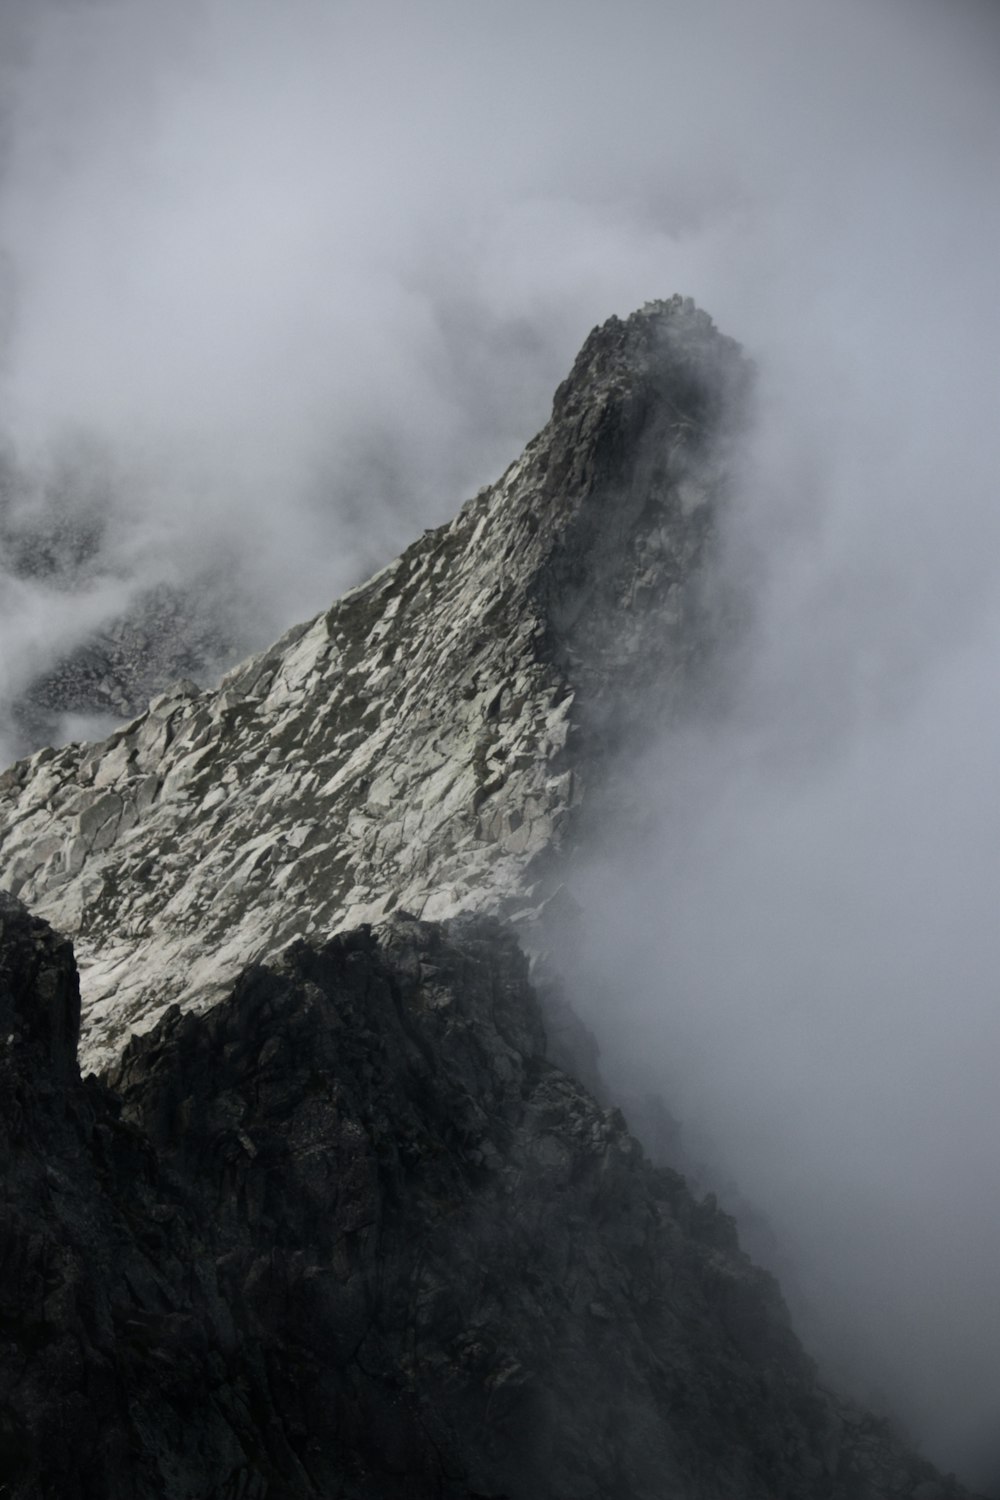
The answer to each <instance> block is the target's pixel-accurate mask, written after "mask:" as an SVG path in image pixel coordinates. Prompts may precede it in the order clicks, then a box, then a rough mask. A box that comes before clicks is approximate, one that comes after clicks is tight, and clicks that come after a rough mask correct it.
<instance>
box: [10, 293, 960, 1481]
mask: <svg viewBox="0 0 1000 1500" xmlns="http://www.w3.org/2000/svg"><path fill="white" fill-rule="evenodd" d="M747 388H748V367H747V364H746V362H745V360H744V359H743V357H742V355H741V353H740V351H739V350H738V348H737V347H736V346H735V345H734V344H733V343H732V342H731V341H729V340H727V339H724V338H722V337H721V336H720V335H719V334H718V333H717V332H716V331H715V329H714V327H713V326H712V324H711V321H710V320H709V319H708V318H707V317H706V316H705V315H704V314H703V313H700V312H698V311H697V310H696V309H695V308H694V307H693V306H692V305H691V304H690V303H688V302H685V301H683V300H681V299H679V298H675V299H673V300H672V301H670V302H666V303H656V304H651V305H650V306H648V307H647V308H645V309H644V310H643V311H642V312H641V313H638V314H635V315H634V316H633V317H631V318H629V319H628V320H626V321H625V322H620V321H619V320H617V319H612V320H611V322H610V323H608V324H606V325H605V326H604V327H603V328H601V329H598V330H595V332H594V333H593V334H592V335H591V337H590V338H589V339H588V340H587V343H586V344H585V345H584V348H583V350H582V351H581V354H580V356H579V358H578V360H577V362H576V364H575V366H574V369H573V371H572V373H571V375H570V376H569V378H568V379H567V381H566V382H565V383H564V384H563V385H562V386H561V387H560V389H559V391H558V392H557V393H556V398H555V403H554V407H553V414H552V419H551V421H550V422H549V424H548V425H547V427H546V428H545V429H544V430H543V432H542V433H540V434H539V436H538V437H537V438H536V439H535V440H534V441H533V442H532V443H531V444H529V446H528V448H527V450H526V451H525V453H524V455H523V456H522V457H521V459H520V460H518V462H517V463H516V464H514V465H513V466H512V467H511V468H510V469H509V470H508V471H507V473H506V474H505V475H504V476H503V478H502V479H501V480H500V481H499V482H498V484H496V485H494V486H493V487H491V488H490V489H487V490H484V491H482V492H481V493H480V494H479V495H478V496H477V497H476V498H475V499H474V500H472V501H471V502H470V503H469V504H468V505H467V506H466V507H465V509H464V510H463V511H462V512H461V514H460V515H459V516H458V517H457V518H456V520H455V521H454V522H453V523H451V525H449V526H445V527H443V528H441V529H440V530H438V531H435V532H429V533H427V534H425V536H424V537H422V538H421V539H420V540H419V541H417V542H416V543H415V544H414V545H413V546H412V547H410V548H409V549H408V550H407V551H406V552H405V553H404V554H403V555H402V556H401V557H400V558H399V559H398V560H397V561H396V562H394V563H393V564H392V565H391V566H390V567H388V568H387V569H385V570H384V571H383V572H382V573H380V574H378V575H377V576H376V577H375V578H373V579H372V580H371V581H370V582H369V583H367V584H365V585H364V586H362V587H361V588H359V589H356V590H354V591H353V592H352V593H351V594H349V595H347V596H346V597H345V598H344V599H342V600H341V601H339V603H337V604H335V605H334V606H333V607H332V608H331V609H330V610H329V611H328V612H327V613H325V614H324V615H321V616H320V617H319V618H318V619H316V620H314V621H311V622H309V623H307V624H304V625H301V626H298V627H296V628H295V629H293V630H291V631H290V632H289V633H288V634H287V635H286V636H285V637H284V639H283V640H281V641H279V642H278V644H277V645H276V646H275V647H273V648H272V649H271V650H270V651H267V652H265V653H264V654H263V655H261V656H258V657H256V658H254V659H252V660H251V661H249V662H247V663H245V664H244V665H243V666H241V667H239V668H237V669H236V670H235V671H234V672H232V673H230V674H229V676H228V677H227V678H225V679H224V680H223V682H222V684H221V685H220V687H219V688H218V689H217V690H215V691H211V692H205V691H200V690H199V689H198V688H197V687H195V686H194V685H193V684H191V683H186V682H183V681H182V682H180V683H178V684H176V685H175V686H174V687H173V688H172V689H171V690H170V691H169V692H167V693H165V694H163V695H161V696H160V697H159V698H157V699H155V700H154V701H153V702H152V703H151V704H150V705H149V708H148V710H147V711H146V712H145V713H143V714H142V715H141V716H140V717H139V718H138V719H136V720H135V721H134V722H133V723H131V724H129V725H128V726H126V727H124V728H122V729H120V730H118V731H117V732H116V733H115V734H113V735H112V736H111V737H110V738H109V739H108V740H106V741H104V742H103V743H102V744H99V745H93V746H81V745H70V746H66V747H64V748H62V749H60V750H51V749H47V750H42V751H40V752H38V753H37V754H35V755H34V756H32V757H31V759H29V760H26V761H22V762H20V763H19V764H18V765H16V766H14V767H13V768H12V769H11V770H10V771H8V772H6V773H5V774H4V776H3V777H2V778H0V860H2V874H0V879H2V880H3V882H4V883H6V884H8V885H9V886H11V887H12V888H13V890H14V892H15V893H20V895H21V896H23V897H24V899H25V900H26V901H27V902H29V903H30V905H31V906H32V907H34V908H36V909H37V911H38V912H39V913H40V914H41V916H42V917H46V918H48V919H49V920H50V921H51V922H52V923H53V925H54V926H55V927H57V928H59V929H60V930H62V931H64V932H66V933H68V934H70V935H71V936H72V938H73V940H74V943H75V946H76V950H77V953H78V954H79V956H80V959H81V978H82V984H81V983H80V982H78V976H77V970H76V967H75V963H74V958H73V952H72V949H71V947H70V944H69V942H68V941H67V939H66V938H62V937H57V936H56V935H55V934H54V932H53V931H52V929H51V928H50V927H49V926H48V925H46V922H45V921H44V920H41V919H40V918H39V917H32V916H29V915H28V912H27V910H26V908H25V907H23V906H22V905H21V904H20V902H19V901H18V900H17V899H16V898H15V896H0V1182H2V1190H3V1210H2V1213H0V1496H2V1497H4V1500H334V1497H336V1500H431V1497H434V1500H663V1497H667V1496H669V1497H671V1500H955V1497H959V1496H961V1495H962V1494H963V1492H962V1491H961V1490H960V1488H959V1487H958V1486H957V1485H956V1484H955V1483H954V1482H951V1481H945V1480H942V1479H941V1478H940V1476H938V1475H936V1474H935V1473H934V1471H933V1470H932V1469H931V1467H930V1466H929V1465H927V1464H926V1463H923V1462H922V1461H921V1460H919V1459H917V1458H916V1457H914V1456H913V1455H912V1454H911V1453H909V1452H908V1451H907V1449H906V1447H905V1445H904V1444H903V1443H902V1442H901V1441H900V1440H899V1438H898V1437H897V1436H896V1435H895V1434H894V1433H893V1431H892V1430H891V1429H890V1428H889V1426H888V1425H887V1424H886V1423H885V1422H883V1421H879V1420H877V1419H875V1418H874V1417H872V1416H870V1415H868V1414H866V1413H865V1412H863V1411H861V1410H859V1409H857V1408H856V1407H854V1406H852V1405H850V1404H848V1403H845V1402H844V1401H842V1400H840V1399H838V1398H837V1397H835V1396H834V1395H832V1394H831V1393H830V1392H828V1391H827V1390H825V1389H824V1387H823V1386H822V1384H821V1383H820V1382H819V1380H818V1379H817V1376H816V1372H815V1370H814V1368H813V1366H812V1364H811V1362H810V1361H809V1359H808V1358H807V1357H806V1356H805V1354H804V1353H803V1351H802V1349H801V1348H800V1346H799V1344H798V1342H797V1340H796V1338H795V1336H794V1334H793V1333H792V1331H791V1329H790V1327H789V1325H788V1320H787V1316H786V1314H785V1310H784V1307H783V1304H782V1302H781V1298H780V1295H779V1293H778V1291H777V1288H776V1286H775V1284H774V1282H773V1281H772V1280H771V1278H769V1277H768V1276H767V1275H766V1274H764V1273H763V1272H761V1271H759V1270H757V1269H756V1268H755V1267H754V1266H753V1265H752V1264H751V1262H750V1261H749V1260H748V1258H747V1257H746V1256H745V1255H744V1254H743V1253H742V1252H741V1251H740V1249H739V1245H738V1243H737V1238H736V1234H735V1229H734V1226H733V1223H732V1221H731V1220H730V1219H728V1218H727V1217H726V1216H725V1215H723V1214H721V1213H719V1212H718V1210H717V1208H716V1205H715V1203H714V1200H712V1199H711V1198H708V1199H705V1200H704V1201H698V1200H697V1199H696V1198H695V1197H694V1196H693V1195H692V1194H691V1192H690V1191H689V1190H688V1188H687V1186H686V1185H685V1182H684V1180H683V1179H682V1178H681V1177H679V1176H678V1175H677V1174H676V1173H674V1172H671V1171H669V1170H666V1169H656V1168H654V1167H653V1166H651V1165H650V1163H649V1162H648V1160H647V1159H646V1158H645V1157H644V1155H643V1152H642V1150H641V1148H640V1146H639V1145H638V1144H637V1142H636V1141H635V1140H634V1139H633V1138H632V1137H631V1136H630V1134H629V1132H628V1130H627V1128H626V1125H625V1122H624V1120H623V1119H622V1117H621V1115H620V1114H619V1113H618V1112H617V1111H615V1110H613V1109H612V1110H609V1109H606V1108H604V1107H602V1105H600V1104H598V1103H597V1102H595V1099H594V1098H593V1097H592V1095H591V1094H589V1093H588V1092H587V1090H586V1089H585V1088H584V1087H583V1085H582V1084H581V1083H579V1082H577V1081H575V1080H574V1079H573V1078H572V1077H571V1076H569V1074H568V1073H566V1072H564V1071H562V1070H561V1069H560V1068H559V1067H558V1066H556V1064H555V1062H554V1061H553V1049H552V1048H551V1047H550V1048H548V1049H547V1047H546V1039H545V1036H544V1034H543V1026H542V1021H541V1019H540V1013H539V1009H538V1005H537V1001H536V997H535V995H534V993H533V991H532V989H531V986H530V985H529V982H528V965H527V960H526V958H525V956H524V954H523V952H522V950H521V948H520V947H519V945H518V940H517V936H516V932H518V931H519V932H521V933H522V934H524V933H527V934H529V935H530V933H531V930H532V924H533V922H534V920H535V917H536V915H537V913H538V911H539V910H540V909H542V908H544V907H545V906H546V905H547V903H549V902H551V901H552V900H553V899H554V897H555V896H556V895H557V894H558V890H559V882H560V878H561V869H562V867H563V861H564V859H565V856H566V854H567V852H568V851H569V850H571V848H572V846H573V842H574V840H575V839H576V838H577V837H578V836H579V834H580V831H581V829H582V828H583V827H584V826H585V824H584V820H585V819H589V820H591V825H592V826H593V824H594V823H597V824H598V825H599V821H600V816H601V812H602V808H604V807H605V800H604V799H606V797H607V795H608V789H609V787H611V786H612V785H613V773H614V769H615V766H616V763H617V757H618V753H619V751H620V749H621V747H622V745H623V744H625V745H629V746H634V745H635V742H636V740H637V739H638V738H639V737H640V736H641V734H642V733H643V731H644V728H645V727H646V726H647V725H648V724H655V723H656V722H658V720H660V719H661V718H662V716H663V715H667V714H670V713H672V712H674V711H676V709H677V708H678V706H679V705H680V704H681V703H682V702H683V699H684V695H685V694H686V693H688V692H689V691H690V690H691V688H692V686H693V685H694V684H696V682H697V676H698V668H699V663H700V660H701V658H702V656H703V655H704V654H705V652H706V651H707V650H709V649H710V645H711V622H710V621H709V619H708V618H707V615H706V605H705V601H704V598H703V595H702V582H701V580H702V578H703V576H704V568H705V563H706V561H707V559H708V557H709V556H710V551H711V542H712V531H713V519H714V517H715V515H716V514H717V511H718V507H719V506H720V504H722V503H723V501H724V498H725V493H726V483H727V481H726V473H727V463H728V456H729V445H730V443H731V441H732V440H733V437H734V434H735V433H736V432H737V431H738V428H739V425H740V421H741V419H742V413H743V410H744V407H745V404H746V401H747ZM410 913H415V914H416V915H410ZM501 918H507V919H510V920H509V921H507V922H504V921H502V920H501ZM248 966H249V967H248ZM81 989H82V1006H81ZM565 998H566V1001H568V1005H566V1006H564V1014H566V1015H570V1014H571V1006H572V996H571V995H569V996H566V997H565ZM549 1013H550V1014H552V1013H553V1012H552V1009H551V1008H550V1011H549ZM81 1018H82V1020H81ZM81 1025H82V1044H81V1046H82V1053H81V1055H82V1057H83V1060H84V1063H85V1065H86V1066H88V1067H93V1066H95V1065H97V1066H99V1067H101V1068H102V1069H104V1077H103V1080H102V1079H99V1078H98V1077H96V1076H95V1075H94V1074H91V1075H90V1076H88V1077H87V1078H86V1079H81V1075H80V1070H79V1066H78V1060H77V1042H78V1034H79V1033H80V1031H81ZM571 1050H572V1049H571ZM584 1051H585V1049H580V1048H577V1049H576V1055H577V1057H580V1056H583V1055H584Z"/></svg>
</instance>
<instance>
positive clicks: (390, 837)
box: [0, 298, 749, 1067]
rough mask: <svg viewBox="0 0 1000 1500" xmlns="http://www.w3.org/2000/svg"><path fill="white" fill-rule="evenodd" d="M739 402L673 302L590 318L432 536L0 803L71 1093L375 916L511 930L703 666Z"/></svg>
mask: <svg viewBox="0 0 1000 1500" xmlns="http://www.w3.org/2000/svg"><path fill="white" fill-rule="evenodd" d="M748 380H749V370H748V365H747V362H746V361H745V359H744V358H743V356H742V354H741V352H740V350H739V348H738V347H737V346H736V345H735V344H734V343H733V342H732V341H731V340H729V339H726V338H724V337H723V336H721V335H720V334H718V333H717V332H716V330H715V328H714V326H713V325H712V323H711V320H710V319H709V318H708V317H707V315H706V314H705V313H703V312H701V311H699V310H697V309H696V308H694V307H693V305H692V304H691V303H690V302H688V301H684V300H682V299H680V298H675V299H673V300H672V301H669V302H666V303H654V304H650V305H649V306H648V307H647V308H645V309H644V310H643V311H641V312H639V313H636V314H633V316H632V317H630V318H629V319H627V320H626V321H624V322H623V321H620V320H618V319H612V320H611V321H610V322H609V323H607V324H605V325H604V326H603V327H602V328H600V329H597V330H595V331H594V333H593V334H591V336H590V338H589V339H588V340H587V342H586V344H585V345H584V347H583V349H582V351H581V353H580V355H579V357H578V359H577V361H576V363H575V365H574V368H573V371H572V372H571V374H570V376H569V378H568V379H567V380H566V381H565V382H564V383H563V385H562V386H561V387H560V388H559V390H558V391H557V393H556V397H555V401H554V405H553V414H552V418H551V421H550V422H549V424H548V425H547V426H546V427H545V428H544V430H543V431H542V432H541V433H540V434H539V436H538V437H537V438H535V439H534V441H533V442H532V443H530V444H529V445H528V448H527V449H526V450H525V453H524V454H523V455H522V457H521V458H520V459H519V460H518V461H517V462H516V463H515V464H513V465H512V466H511V468H510V469H508V471H507V473H506V474H505V475H504V476H503V478H502V479H501V480H499V482H498V483H497V484H495V485H493V486H492V487H490V488H488V489H486V490H483V491H482V492H481V493H480V494H479V495H477V496H476V498H475V499H474V500H472V501H470V502H469V504H468V505H466V506H465V507H464V509H463V510H462V511H461V513H460V514H459V515H458V516H457V518H456V519H455V520H454V521H453V522H452V523H451V524H450V525H447V526H444V527H442V528H440V529H439V530H437V531H432V532H428V533H426V534H425V535H424V536H423V537H422V538H421V539H420V540H419V541H417V542H415V543H414V545H413V546H411V547H410V548H408V549H407V551H406V552H404V553H403V555H402V556H401V557H400V558H399V559H397V561H396V562H394V563H392V564H391V565H390V566H389V567H388V568H386V569H385V570H384V571H383V572H381V573H379V574H378V575H377V576H376V577H375V578H373V579H372V580H371V581H370V582H369V583H366V584H364V585H363V586H362V587H360V588H358V589H355V590H354V591H353V592H352V593H350V594H348V595H347V596H346V597H345V598H343V599H342V600H340V601H339V602H338V603H336V604H335V605H334V606H333V607H332V608H331V609H330V610H329V611H328V612H327V613H325V614H323V615H320V616H319V617H318V618H317V619H315V620H313V621H310V622H308V623H307V624H304V625H301V626H297V627H295V628H294V629H293V630H291V631H289V632H288V633H287V634H286V635H285V637H284V638H283V639H282V640H281V641H279V642H278V644H277V645H276V646H275V647H273V648H272V649H271V650H270V651H267V652H265V653H264V654H263V655H261V656H258V657H255V658H254V659H252V660H251V661H249V662H247V663H246V664H244V665H243V666H240V667H238V668H237V669H236V670H235V671H233V672H231V673H230V674H229V675H228V677H226V678H225V679H224V680H223V682H222V684H221V686H220V687H219V688H218V689H217V690H215V691H209V692H203V691H199V690H198V689H197V688H196V687H195V686H194V685H193V684H190V683H188V684H185V683H180V684H178V685H177V686H176V687H174V688H173V689H171V691H169V692H167V693H165V694H163V695H161V696H160V697H159V698H157V699H154V701H153V702H152V703H151V705H150V707H149V710H148V712H146V713H145V714H143V715H142V716H141V717H140V718H139V719H137V720H136V721H135V722H134V723H132V724H130V725H129V726H128V727H127V728H124V729H122V730H120V731H118V732H117V733H115V734H114V735H112V736H111V738H110V739H108V740H106V741H104V742H103V743H101V744H97V745H91V746H86V745H84V746H81V745H71V746H67V747H65V748H63V749H60V750H57V751H52V750H43V751H41V752H39V753H38V754H36V755H35V756H33V757H32V758H31V759H30V760H28V761H25V762H21V763H19V764H18V765H17V766H16V767H14V768H13V770H11V771H10V772H8V773H7V774H6V775H5V776H4V777H3V779H2V784H0V838H2V843H0V862H2V865H0V869H2V877H0V878H2V879H3V881H4V883H5V884H6V885H7V887H8V888H9V889H11V890H12V891H13V892H15V893H16V894H18V895H20V896H21V897H22V898H23V899H24V900H25V901H26V902H27V903H28V904H29V905H30V906H31V908H32V909H33V910H35V911H37V912H39V913H40V914H42V915H44V916H45V917H47V918H48V919H49V920H50V921H51V922H52V923H53V924H54V925H55V926H57V927H58V928H59V929H60V930H62V931H65V932H67V933H70V934H71V935H72V936H73V939H74V943H75V946H76V951H77V954H78V958H79V962H80V966H81V972H82V976H83V996H84V1044H83V1056H84V1058H85V1059H86V1061H87V1063H88V1064H89V1065H91V1066H97V1067H101V1066H106V1065H108V1064H109V1063H110V1062H111V1061H112V1060H113V1058H114V1057H115V1056H116V1055H117V1053H118V1052H119V1051H120V1049H121V1047H122V1045H123V1044H124V1042H125V1040H126V1039H127V1037H128V1036H129V1035H130V1034H131V1033H132V1032H133V1031H134V1030H135V1029H137V1028H138V1029H142V1028H144V1027H147V1026H149V1025H150V1024H152V1022H153V1021H154V1020H155V1019H156V1018H157V1016H159V1015H161V1014H162V1013H163V1011H164V1009H165V1008H166V1007H167V1006H168V1005H170V1004H172V1003H174V1002H180V1003H181V1004H182V1005H185V1006H192V1005H193V1006H201V1007H204V1006H205V1005H206V1004H209V1003H210V1002H211V1001H212V1000H213V999H216V998H218V996H219V995H220V994H221V993H222V992H223V991H224V989H225V987H226V986H227V985H228V984H229V983H230V982H231V981H232V979H233V977H234V975H235V974H236V973H237V972H238V971H239V969H240V968H241V967H242V966H243V965H244V964H246V963H247V962H248V961H250V960H251V959H260V958H265V957H269V956H273V955H275V954H276V953H278V952H279V951H280V950H281V949H282V947H284V945H285V944H287V943H288V942H289V941H290V940H291V939H292V938H294V937H297V936H308V935H312V934H320V935H327V934H329V933H331V932H333V931H336V930H337V929H339V928H341V927H344V926H350V925H353V924H355V923H357V922H359V921H371V920H377V919H379V918H380V917H382V916H384V915H385V914H387V913H388V912H389V911H391V910H392V909H393V908H394V907H396V906H402V907H405V908H406V909H407V910H410V911H413V912H415V913H416V914H418V915H420V916H423V917H428V918H441V917H447V916H450V915H453V914H455V913H457V912H459V911H482V912H491V913H499V914H504V915H507V916H510V917H513V918H515V919H520V920H522V921H528V920H530V916H531V914H532V913H533V912H534V911H536V910H537V908H538V907H539V905H540V904H541V903H543V902H544V901H546V900H547V899H549V898H550V897H551V896H552V894H553V892H554V891H555V889H556V888H557V886H558V878H559V868H560V857H561V855H562V853H563V852H564V851H565V849H566V847H567V845H568V844H569V843H571V841H572V838H573V833H574V828H575V825H576V820H577V819H578V817H579V815H580V814H581V813H582V812H584V811H585V810H586V808H587V806H588V799H590V800H592V798H593V794H594V793H595V791H596V790H597V789H598V788H599V787H600V785H601V782H602V778H603V777H604V774H605V771H606V769H607V766H608V765H609V764H610V763H611V761H612V760H613V754H614V749H615V746H616V744H618V743H619V742H621V741H622V740H624V741H629V740H630V739H634V737H635V735H636V734H637V733H638V732H639V729H640V724H641V723H644V722H655V721H656V719H657V718H658V717H659V716H662V715H663V714H665V713H669V712H670V710H671V708H672V707H673V706H675V705H676V703H677V701H678V700H679V698H680V696H681V695H682V694H683V692H684V691H685V686H686V684H687V683H688V681H689V680H690V676H691V673H692V669H693V668H694V667H695V666H696V664H697V661H698V659H699V656H700V655H701V654H703V653H704V652H705V650H706V642H707V638H708V634H709V632H708V629H707V625H706V621H705V619H704V618H703V611H702V607H701V602H700V578H701V572H702V563H703V561H704V558H705V555H706V552H707V549H708V546H709V544H710V539H711V535H712V520H713V515H714V513H715V511H716V509H717V507H718V505H719V504H720V503H721V501H722V497H723V496H724V493H725V487H726V459H727V453H728V445H729V442H730V439H731V435H732V433H733V432H734V431H735V430H736V429H737V428H738V426H739V423H740V420H741V418H742V413H743V410H744V407H745V403H746V399H747V387H748Z"/></svg>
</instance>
